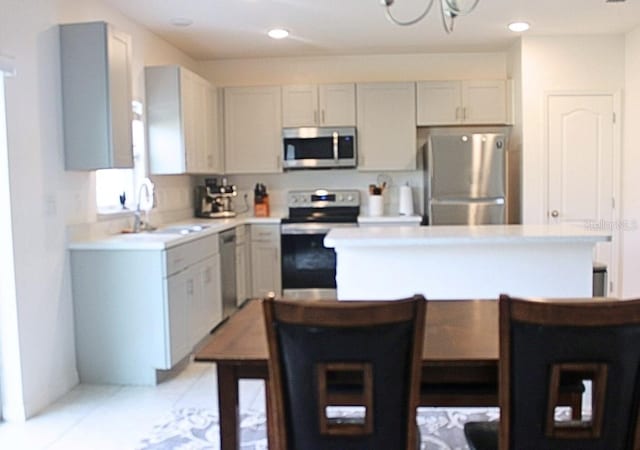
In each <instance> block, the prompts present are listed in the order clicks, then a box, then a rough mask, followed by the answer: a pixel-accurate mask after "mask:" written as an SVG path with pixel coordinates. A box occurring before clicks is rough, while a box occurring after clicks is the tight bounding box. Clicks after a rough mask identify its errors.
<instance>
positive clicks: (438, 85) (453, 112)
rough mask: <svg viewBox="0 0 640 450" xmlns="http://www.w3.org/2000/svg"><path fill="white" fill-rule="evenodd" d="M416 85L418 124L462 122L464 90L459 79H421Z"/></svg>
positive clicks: (452, 123)
mask: <svg viewBox="0 0 640 450" xmlns="http://www.w3.org/2000/svg"><path fill="white" fill-rule="evenodd" d="M416 87H417V94H416V96H417V102H416V116H417V124H418V126H427V125H455V124H458V123H460V122H461V120H462V109H461V106H462V90H461V85H460V82H459V81H419V82H418V83H417V86H416Z"/></svg>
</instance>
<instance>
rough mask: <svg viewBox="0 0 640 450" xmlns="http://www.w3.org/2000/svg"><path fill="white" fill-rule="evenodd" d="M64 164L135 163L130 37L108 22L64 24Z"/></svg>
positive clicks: (103, 166)
mask: <svg viewBox="0 0 640 450" xmlns="http://www.w3.org/2000/svg"><path fill="white" fill-rule="evenodd" d="M60 58H61V60H60V66H61V78H62V115H63V122H64V123H63V129H64V148H65V167H66V169H67V170H97V169H110V168H130V167H133V149H132V132H131V119H132V112H131V41H130V38H129V36H127V35H125V34H123V33H120V32H118V31H116V30H114V29H113V28H112V27H111V26H110V25H109V24H107V23H105V22H92V23H78V24H67V25H61V26H60Z"/></svg>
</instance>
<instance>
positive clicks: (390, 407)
mask: <svg viewBox="0 0 640 450" xmlns="http://www.w3.org/2000/svg"><path fill="white" fill-rule="evenodd" d="M426 307H427V302H426V301H425V299H424V297H422V296H420V295H416V296H414V297H413V298H410V299H402V300H393V301H332V300H322V301H305V300H297V301H284V300H275V299H273V298H269V299H265V300H264V301H263V308H264V318H265V325H266V330H267V341H268V345H269V361H268V366H269V379H268V389H267V391H268V395H269V396H270V401H271V405H273V408H272V414H273V417H274V421H275V422H276V423H277V426H276V427H275V428H276V429H275V430H269V436H270V439H271V441H275V442H276V445H277V447H276V448H277V449H280V450H389V449H397V450H403V449H407V450H415V449H416V448H420V440H419V431H418V427H417V424H416V408H417V407H418V403H419V394H420V392H419V389H420V367H421V359H422V343H423V339H424V322H425V313H426ZM344 406H351V407H356V408H355V409H353V411H356V412H357V413H358V414H357V417H356V416H350V417H337V416H336V414H335V411H336V410H335V407H344Z"/></svg>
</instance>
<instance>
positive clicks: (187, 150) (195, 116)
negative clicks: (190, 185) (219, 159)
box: [180, 69, 203, 173]
mask: <svg viewBox="0 0 640 450" xmlns="http://www.w3.org/2000/svg"><path fill="white" fill-rule="evenodd" d="M180 99H181V105H182V108H181V111H182V118H181V119H182V120H181V125H182V134H183V142H184V156H183V157H184V160H185V164H184V166H185V172H186V173H190V172H195V171H197V170H198V168H199V166H200V165H201V162H200V161H199V156H200V153H201V150H200V148H199V146H201V145H202V139H201V137H200V135H201V133H202V131H203V130H202V129H201V128H200V129H199V127H198V123H197V122H198V120H199V116H200V115H201V114H202V112H201V106H202V93H201V92H199V89H198V84H197V82H196V79H195V77H194V75H193V74H192V73H191V72H189V71H186V70H184V69H181V70H180Z"/></svg>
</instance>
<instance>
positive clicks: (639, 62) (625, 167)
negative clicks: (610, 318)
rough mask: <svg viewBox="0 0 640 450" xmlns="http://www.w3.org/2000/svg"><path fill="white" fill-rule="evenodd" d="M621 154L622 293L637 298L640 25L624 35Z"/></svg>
mask: <svg viewBox="0 0 640 450" xmlns="http://www.w3.org/2000/svg"><path fill="white" fill-rule="evenodd" d="M625 79H626V86H625V96H624V124H623V128H624V154H623V156H622V201H623V206H622V218H623V220H624V221H625V222H624V223H626V224H628V226H627V227H625V229H624V232H623V233H622V261H623V265H622V268H623V271H622V295H624V296H625V297H640V277H639V276H638V273H640V230H639V229H638V227H639V226H640V194H639V193H640V176H638V174H640V134H638V129H639V128H640V27H638V28H636V29H635V30H633V31H632V32H630V33H628V34H627V36H626V69H625Z"/></svg>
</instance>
